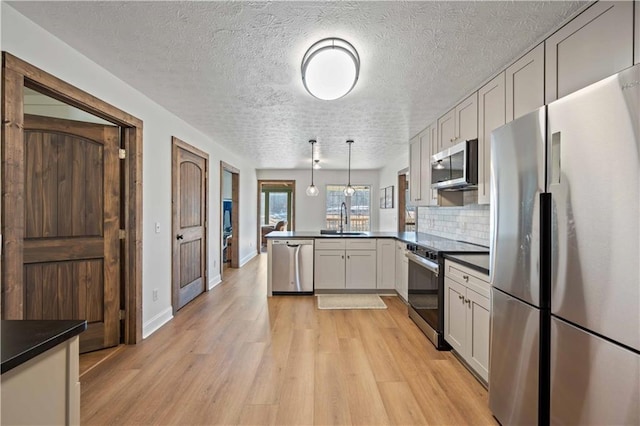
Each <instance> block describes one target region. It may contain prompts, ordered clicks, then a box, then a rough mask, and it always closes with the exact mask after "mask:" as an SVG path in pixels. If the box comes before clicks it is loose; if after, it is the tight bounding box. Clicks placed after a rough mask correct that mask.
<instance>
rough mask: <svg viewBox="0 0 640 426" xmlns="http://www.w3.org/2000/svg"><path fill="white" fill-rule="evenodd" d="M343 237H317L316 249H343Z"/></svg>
mask: <svg viewBox="0 0 640 426" xmlns="http://www.w3.org/2000/svg"><path fill="white" fill-rule="evenodd" d="M344 249H345V239H344V238H317V239H316V250H344Z"/></svg>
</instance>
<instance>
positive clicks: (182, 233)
mask: <svg viewBox="0 0 640 426" xmlns="http://www.w3.org/2000/svg"><path fill="white" fill-rule="evenodd" d="M190 148H192V147H189V146H188V145H186V144H182V143H181V145H180V146H178V145H176V142H175V139H174V148H173V156H174V168H173V177H172V179H173V188H174V203H173V204H174V212H173V215H174V217H173V223H174V225H173V227H174V229H173V231H174V244H173V289H174V290H173V291H174V310H176V311H177V310H178V309H180V308H182V307H183V306H185V305H186V304H187V303H189V302H190V301H192V300H193V299H194V298H196V297H197V296H198V295H200V294H202V293H203V292H204V290H205V285H206V264H207V259H206V238H205V233H206V227H205V218H206V172H207V159H206V158H205V157H203V156H202V155H200V154H201V153H200V152H198V151H197V150H196V149H195V148H192V149H193V152H192V151H191V149H190ZM203 155H206V154H203Z"/></svg>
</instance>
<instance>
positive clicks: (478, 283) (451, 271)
mask: <svg viewBox="0 0 640 426" xmlns="http://www.w3.org/2000/svg"><path fill="white" fill-rule="evenodd" d="M444 269H445V277H447V278H451V279H452V280H454V281H456V282H458V283H460V284H462V285H463V286H465V287H468V288H470V289H472V290H473V291H475V292H477V293H479V294H481V295H483V296H485V297H489V287H490V286H489V277H488V276H487V275H485V274H483V273H481V272H478V271H476V270H474V269H471V268H468V267H466V266H463V265H460V264H458V263H455V262H451V261H449V260H445V268H444Z"/></svg>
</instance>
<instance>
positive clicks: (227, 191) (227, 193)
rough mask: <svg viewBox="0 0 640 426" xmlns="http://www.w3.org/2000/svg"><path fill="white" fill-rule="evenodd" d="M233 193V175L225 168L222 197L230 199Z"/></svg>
mask: <svg viewBox="0 0 640 426" xmlns="http://www.w3.org/2000/svg"><path fill="white" fill-rule="evenodd" d="M232 195H233V176H232V175H231V172H229V171H227V170H225V171H224V172H223V173H222V198H223V199H225V200H230V199H231V196H232Z"/></svg>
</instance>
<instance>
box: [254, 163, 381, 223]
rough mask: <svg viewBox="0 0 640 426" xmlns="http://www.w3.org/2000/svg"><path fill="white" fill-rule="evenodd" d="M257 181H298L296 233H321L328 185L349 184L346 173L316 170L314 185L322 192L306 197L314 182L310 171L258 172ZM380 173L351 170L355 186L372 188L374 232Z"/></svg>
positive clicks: (344, 171) (376, 220) (376, 171)
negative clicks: (309, 187)
mask: <svg viewBox="0 0 640 426" xmlns="http://www.w3.org/2000/svg"><path fill="white" fill-rule="evenodd" d="M256 174H257V176H258V179H263V180H267V179H289V180H295V181H296V203H295V207H294V208H295V215H296V224H295V226H296V231H318V230H320V229H322V228H326V221H325V206H326V195H327V193H326V190H325V186H326V185H328V184H342V185H346V184H347V171H346V170H325V169H320V170H314V172H313V183H314V184H315V185H316V186H317V187H318V189H319V190H320V194H319V195H318V196H317V197H309V196H307V194H305V191H306V189H307V186H309V184H310V183H311V170H309V169H307V170H300V169H296V170H274V169H262V170H256ZM378 175H379V172H378V170H351V184H352V185H371V230H372V231H377V230H378V212H379V210H380V209H379V203H378V197H379V188H380V187H379V186H378V180H379V178H378Z"/></svg>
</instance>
